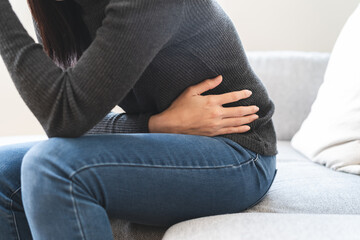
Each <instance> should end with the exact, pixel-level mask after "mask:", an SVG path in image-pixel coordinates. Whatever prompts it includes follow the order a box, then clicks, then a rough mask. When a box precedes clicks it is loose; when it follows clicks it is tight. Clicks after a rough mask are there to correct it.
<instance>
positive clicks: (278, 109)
mask: <svg viewBox="0 0 360 240" xmlns="http://www.w3.org/2000/svg"><path fill="white" fill-rule="evenodd" d="M247 55H248V58H249V61H250V64H251V66H252V67H253V69H254V71H255V73H256V74H257V75H258V76H259V77H260V79H261V81H262V82H263V83H264V85H265V87H266V89H267V90H268V92H269V96H270V98H271V99H272V100H273V102H274V104H275V113H274V116H273V121H274V127H275V130H276V135H277V138H278V139H279V140H290V139H291V138H292V136H293V135H294V134H295V132H296V131H297V130H298V129H299V128H300V126H301V123H302V122H303V121H304V119H305V118H306V116H307V115H308V114H309V112H310V109H311V105H312V103H313V102H314V100H315V97H316V95H317V92H318V89H319V87H320V85H321V83H322V82H323V77H324V73H325V70H326V67H327V63H328V60H329V57H330V54H328V53H305V52H249V53H247Z"/></svg>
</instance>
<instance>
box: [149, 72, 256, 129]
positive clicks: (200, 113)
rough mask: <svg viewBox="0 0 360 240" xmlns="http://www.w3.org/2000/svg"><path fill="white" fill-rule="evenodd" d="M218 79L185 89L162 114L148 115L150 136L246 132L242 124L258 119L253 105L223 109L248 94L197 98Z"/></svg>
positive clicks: (246, 96) (235, 93) (207, 80)
mask: <svg viewBox="0 0 360 240" xmlns="http://www.w3.org/2000/svg"><path fill="white" fill-rule="evenodd" d="M221 81H222V76H221V75H220V76H218V77H216V78H214V79H206V80H205V81H203V82H200V83H198V84H196V85H193V86H190V87H188V88H187V89H186V90H185V91H184V92H183V93H181V94H180V96H179V97H178V98H177V99H175V101H174V102H172V104H171V105H170V107H168V108H167V109H166V110H165V111H163V112H161V113H159V114H156V115H153V116H151V118H150V119H149V131H150V132H151V133H155V132H157V133H178V134H191V135H203V136H216V135H221V134H229V133H243V132H246V131H249V130H250V127H249V126H247V125H245V124H248V123H251V122H252V121H254V120H256V119H257V118H258V115H256V114H255V113H256V112H257V111H258V110H259V108H258V107H257V106H254V105H253V106H238V107H223V106H222V105H223V104H226V103H230V102H236V101H239V100H241V99H244V98H248V97H250V96H251V91H248V90H241V91H234V92H229V93H224V94H219V95H205V96H203V95H200V94H202V93H203V92H206V91H208V90H210V89H213V88H215V87H217V86H218V85H219V84H220V83H221Z"/></svg>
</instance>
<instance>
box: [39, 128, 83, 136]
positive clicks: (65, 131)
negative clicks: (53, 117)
mask: <svg viewBox="0 0 360 240" xmlns="http://www.w3.org/2000/svg"><path fill="white" fill-rule="evenodd" d="M44 130H45V133H46V135H47V136H48V138H52V137H61V138H78V137H81V136H83V135H84V134H85V133H86V131H87V130H86V129H84V128H82V127H77V126H76V125H72V126H69V125H68V126H67V127H66V128H64V127H63V128H61V127H54V126H48V127H45V128H44Z"/></svg>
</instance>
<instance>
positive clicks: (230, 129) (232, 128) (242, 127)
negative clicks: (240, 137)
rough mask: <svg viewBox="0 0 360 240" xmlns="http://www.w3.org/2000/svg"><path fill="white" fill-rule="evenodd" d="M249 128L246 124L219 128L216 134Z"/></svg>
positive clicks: (247, 129)
mask: <svg viewBox="0 0 360 240" xmlns="http://www.w3.org/2000/svg"><path fill="white" fill-rule="evenodd" d="M249 130H250V127H249V126H248V125H242V126H239V127H228V128H221V129H220V130H219V131H218V134H217V135H222V134H230V133H243V132H247V131H249Z"/></svg>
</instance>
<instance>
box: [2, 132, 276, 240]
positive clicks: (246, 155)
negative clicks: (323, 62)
mask: <svg viewBox="0 0 360 240" xmlns="http://www.w3.org/2000/svg"><path fill="white" fill-rule="evenodd" d="M276 171H277V170H276V156H275V155H273V156H270V155H260V154H258V153H256V152H253V151H251V150H249V149H246V148H244V147H242V146H240V145H239V144H237V143H236V142H234V141H232V140H230V139H228V138H225V137H218V136H215V137H206V136H198V135H185V134H168V133H133V134H101V135H100V134H99V135H84V136H82V137H79V138H57V137H55V138H50V139H48V140H45V141H39V142H32V143H20V144H13V145H7V146H2V147H0V233H1V236H0V239H1V240H12V239H26V240H27V239H31V238H33V239H36V240H42V239H44V240H51V239H74V240H76V239H91V240H93V239H101V240H107V239H113V235H112V230H111V225H110V220H109V219H111V218H120V219H126V220H129V221H131V222H135V223H140V224H145V225H152V226H171V225H173V224H175V223H178V222H180V221H185V220H188V219H193V218H198V217H204V216H211V215H218V214H226V213H237V212H241V211H244V210H245V209H248V208H250V207H252V206H254V205H255V204H257V203H258V202H259V201H260V200H261V199H262V198H263V197H264V196H265V194H266V193H267V192H268V190H269V188H270V186H271V184H272V182H273V180H274V178H275V175H276ZM24 210H25V213H26V217H25V214H24ZM30 229H31V233H30ZM31 235H32V236H31Z"/></svg>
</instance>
